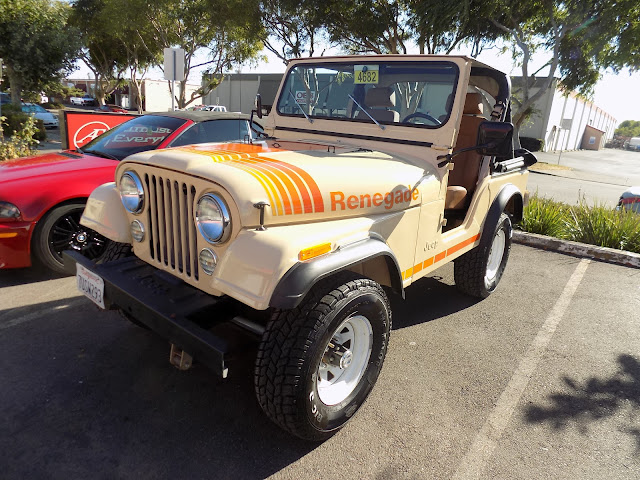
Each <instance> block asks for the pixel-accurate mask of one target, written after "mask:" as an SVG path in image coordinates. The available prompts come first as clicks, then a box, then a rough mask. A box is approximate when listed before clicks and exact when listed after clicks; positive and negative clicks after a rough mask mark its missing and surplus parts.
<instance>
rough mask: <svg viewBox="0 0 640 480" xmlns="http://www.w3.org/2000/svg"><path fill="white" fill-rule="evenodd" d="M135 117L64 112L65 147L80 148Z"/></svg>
mask: <svg viewBox="0 0 640 480" xmlns="http://www.w3.org/2000/svg"><path fill="white" fill-rule="evenodd" d="M137 116H138V115H137V114H134V113H105V112H91V113H85V112H74V111H66V110H65V112H64V128H65V132H66V134H65V140H66V146H65V147H66V148H69V149H72V150H73V149H75V148H78V147H82V146H83V145H85V144H87V143H89V142H90V141H91V140H93V139H94V138H96V137H98V136H100V135H102V134H103V133H104V132H106V131H107V130H109V129H111V128H113V127H115V126H117V125H120V124H121V123H123V122H126V121H127V120H131V119H132V118H135V117H137Z"/></svg>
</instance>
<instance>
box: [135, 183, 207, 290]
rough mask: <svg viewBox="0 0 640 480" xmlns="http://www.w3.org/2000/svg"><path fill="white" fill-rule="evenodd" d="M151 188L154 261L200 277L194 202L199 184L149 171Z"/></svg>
mask: <svg viewBox="0 0 640 480" xmlns="http://www.w3.org/2000/svg"><path fill="white" fill-rule="evenodd" d="M144 181H145V183H146V185H147V190H148V192H149V204H148V207H147V214H148V219H149V238H148V242H149V253H150V256H151V259H150V260H151V261H150V263H152V264H154V263H155V264H156V265H157V266H159V267H160V268H163V269H164V270H169V271H173V272H174V273H175V272H179V273H180V274H182V275H183V276H186V277H187V278H192V279H195V280H198V255H197V247H196V227H195V223H194V221H193V219H194V212H193V205H194V201H195V198H196V188H195V186H193V185H192V184H191V183H189V182H187V181H184V180H179V179H175V178H168V176H164V175H162V176H161V175H154V174H151V173H146V174H145V175H144Z"/></svg>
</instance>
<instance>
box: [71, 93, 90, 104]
mask: <svg viewBox="0 0 640 480" xmlns="http://www.w3.org/2000/svg"><path fill="white" fill-rule="evenodd" d="M70 100H71V105H95V104H96V99H95V98H93V97H92V96H91V95H89V94H86V95H83V96H82V97H71V99H70Z"/></svg>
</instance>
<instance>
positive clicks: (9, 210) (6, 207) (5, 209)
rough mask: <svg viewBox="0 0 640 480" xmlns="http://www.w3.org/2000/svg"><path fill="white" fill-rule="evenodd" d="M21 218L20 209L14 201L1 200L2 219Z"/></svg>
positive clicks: (0, 212)
mask: <svg viewBox="0 0 640 480" xmlns="http://www.w3.org/2000/svg"><path fill="white" fill-rule="evenodd" d="M19 218H20V209H19V208H18V207H16V206H15V205H14V204H13V203H9V202H0V220H17V219H19Z"/></svg>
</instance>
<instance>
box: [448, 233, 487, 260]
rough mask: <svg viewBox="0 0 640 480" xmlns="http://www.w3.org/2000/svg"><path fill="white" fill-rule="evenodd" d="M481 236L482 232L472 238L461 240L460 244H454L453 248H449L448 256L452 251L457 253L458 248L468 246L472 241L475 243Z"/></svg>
mask: <svg viewBox="0 0 640 480" xmlns="http://www.w3.org/2000/svg"><path fill="white" fill-rule="evenodd" d="M479 238H480V234H478V235H474V236H473V237H471V238H467V239H466V240H465V241H464V242H460V243H459V244H457V245H454V246H453V247H451V248H448V249H447V256H449V255H451V254H452V253H456V252H457V251H458V250H460V249H462V248H464V247H466V246H467V245H471V244H472V243H474V242H475V241H476V240H478V239H479Z"/></svg>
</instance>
